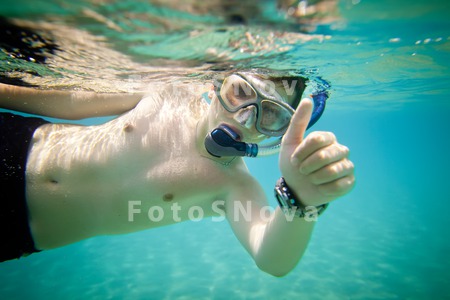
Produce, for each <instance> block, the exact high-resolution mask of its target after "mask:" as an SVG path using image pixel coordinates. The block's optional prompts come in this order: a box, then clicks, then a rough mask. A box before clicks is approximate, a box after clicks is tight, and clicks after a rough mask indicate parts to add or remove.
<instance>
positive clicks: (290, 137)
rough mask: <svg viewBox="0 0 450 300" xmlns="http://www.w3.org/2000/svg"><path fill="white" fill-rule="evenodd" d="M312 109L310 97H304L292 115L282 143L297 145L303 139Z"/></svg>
mask: <svg viewBox="0 0 450 300" xmlns="http://www.w3.org/2000/svg"><path fill="white" fill-rule="evenodd" d="M312 110H313V103H312V101H311V100H310V99H308V98H304V99H302V100H301V101H300V104H299V106H298V108H297V110H296V111H295V113H294V115H293V116H292V119H291V123H290V124H289V128H288V129H287V131H286V133H285V135H284V137H283V143H287V144H292V145H298V144H300V143H301V142H302V141H303V136H304V135H305V131H306V128H308V124H309V120H310V119H311V114H312Z"/></svg>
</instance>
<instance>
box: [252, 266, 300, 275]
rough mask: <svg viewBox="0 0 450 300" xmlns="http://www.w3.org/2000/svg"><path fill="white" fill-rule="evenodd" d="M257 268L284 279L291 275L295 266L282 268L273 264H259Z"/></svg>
mask: <svg viewBox="0 0 450 300" xmlns="http://www.w3.org/2000/svg"><path fill="white" fill-rule="evenodd" d="M256 266H257V267H258V268H259V269H260V270H261V271H263V272H265V273H267V274H270V275H272V276H275V277H284V276H286V275H287V274H289V273H290V272H291V271H292V270H293V269H294V267H295V266H282V265H277V264H276V263H273V262H259V263H258V262H257V263H256Z"/></svg>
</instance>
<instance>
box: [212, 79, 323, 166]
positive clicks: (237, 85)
mask: <svg viewBox="0 0 450 300" xmlns="http://www.w3.org/2000/svg"><path fill="white" fill-rule="evenodd" d="M238 74H239V73H238ZM325 83H326V82H325ZM264 86H266V85H265V82H263V81H261V80H259V79H256V78H254V77H252V76H248V77H245V75H243V74H242V75H241V74H239V75H231V76H230V77H227V78H226V79H225V81H224V82H223V84H222V87H221V88H220V89H219V90H218V91H216V94H217V98H218V99H219V101H220V103H221V104H222V106H223V107H224V108H225V109H226V110H227V111H229V112H237V111H238V110H239V109H241V108H244V107H247V106H250V105H254V106H256V107H257V120H256V125H255V126H256V129H257V130H258V131H259V132H261V133H263V134H266V135H268V136H271V137H276V138H275V139H272V141H269V142H267V143H265V144H261V145H258V144H252V143H245V142H242V141H240V137H239V135H238V134H237V133H236V132H234V131H233V129H231V128H230V127H228V126H227V125H225V124H222V125H220V126H219V127H217V128H215V129H214V130H212V131H211V132H209V133H208V135H207V136H206V137H205V142H204V143H205V148H206V150H207V151H208V152H209V153H210V154H211V155H213V156H216V157H222V156H247V157H259V156H268V155H272V154H276V153H277V152H278V151H279V150H280V146H281V139H282V135H283V134H284V133H285V132H286V130H287V128H288V126H289V122H290V119H291V117H292V115H293V114H294V110H293V109H292V108H291V107H290V106H289V105H288V104H287V103H286V102H284V101H283V99H282V97H281V96H280V94H279V93H277V92H276V91H274V92H272V93H270V94H269V93H268V92H266V91H265V90H264ZM318 87H319V89H315V90H314V91H312V93H311V98H312V100H313V102H314V109H313V112H312V115H311V120H310V121H309V124H308V128H310V127H311V126H312V125H314V124H315V123H316V122H317V120H319V118H320V117H321V116H322V113H323V112H324V110H325V104H326V100H327V98H328V92H327V91H326V90H325V87H327V85H324V84H323V87H322V86H320V85H319V86H318ZM235 89H237V92H236V93H234V91H235ZM240 89H242V91H240ZM263 103H264V104H263Z"/></svg>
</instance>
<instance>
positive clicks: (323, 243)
mask: <svg viewBox="0 0 450 300" xmlns="http://www.w3.org/2000/svg"><path fill="white" fill-rule="evenodd" d="M24 2H25V1H18V2H17V3H18V4H8V5H6V4H5V3H3V2H2V4H1V6H0V8H1V11H4V12H5V13H7V14H9V15H14V16H20V14H22V13H24V11H25V12H27V11H28V12H29V13H33V14H32V16H28V17H29V18H38V17H39V16H41V15H42V14H43V13H44V12H45V11H46V9H47V11H50V12H51V13H52V14H57V15H60V16H62V17H64V18H68V19H70V18H71V12H72V11H73V10H74V9H75V8H74V7H70V6H69V7H66V8H64V9H63V8H59V7H58V5H56V4H55V3H58V2H56V1H55V2H45V3H47V4H46V5H47V6H46V5H44V6H38V5H33V6H29V7H28V6H27V7H24V6H23V5H22V6H21V4H23V3H24ZM33 3H37V2H33ZM48 3H51V4H48ZM268 4H269V3H267V5H268ZM80 5H81V4H80ZM142 5H143V4H142V3H141V2H138V1H135V2H130V1H129V2H122V4H121V5H116V6H114V5H113V6H111V8H110V9H111V10H113V11H116V12H120V13H122V12H124V11H126V10H127V9H129V10H131V9H133V10H143V9H144V8H148V7H147V6H146V5H144V8H142V7H141V6H142ZM268 7H269V6H268ZM340 8H341V13H342V15H343V18H344V20H345V21H342V22H338V24H335V25H333V26H323V27H319V28H318V29H317V31H316V32H315V33H322V34H326V35H330V36H331V38H330V39H325V40H323V41H311V42H306V43H301V44H298V45H293V46H292V47H291V49H289V50H287V51H285V52H282V53H275V54H274V53H272V52H270V51H268V52H267V53H265V54H264V55H263V56H258V55H254V56H252V55H251V54H248V53H247V54H245V53H244V54H245V55H244V54H239V53H236V52H233V51H232V49H225V48H226V47H225V46H223V47H225V48H224V50H228V52H227V53H228V54H229V55H231V58H230V59H231V61H232V62H233V63H235V64H237V65H243V66H262V67H282V68H292V67H294V68H301V69H304V70H307V71H310V72H312V73H317V74H320V75H321V76H323V77H324V78H326V79H327V80H328V81H330V82H331V84H332V87H331V98H330V100H329V103H328V107H327V110H326V112H325V114H324V116H323V117H322V119H321V120H320V121H319V122H318V123H317V125H315V127H314V129H317V130H331V131H333V132H334V133H335V134H336V136H337V137H338V138H339V140H340V141H341V143H343V144H346V145H348V146H349V147H350V149H351V158H352V160H353V161H354V163H355V166H356V175H357V185H356V187H355V189H354V190H353V191H352V192H351V193H350V194H348V195H347V196H345V197H343V198H341V199H339V200H337V201H336V202H335V203H333V205H332V206H330V208H329V210H328V211H327V212H326V214H324V215H323V216H322V217H321V218H320V221H319V222H318V224H317V226H316V229H315V232H314V235H313V238H312V240H311V243H310V246H309V248H308V250H307V252H306V254H305V255H304V257H303V259H302V261H301V262H300V263H299V265H298V266H297V268H296V269H295V270H294V271H293V272H292V273H290V274H289V275H288V276H286V277H284V278H274V277H271V276H270V275H267V274H265V273H263V272H261V271H259V270H258V269H257V268H256V267H255V266H254V263H253V262H252V260H251V259H250V257H249V256H248V255H247V253H246V252H245V250H244V249H243V248H242V247H241V246H240V244H239V243H238V242H237V240H236V239H235V237H234V236H233V234H232V232H231V230H230V228H229V227H228V225H227V224H226V223H224V222H221V223H217V222H212V221H211V220H203V221H201V222H190V223H183V224H180V225H177V226H169V227H166V228H160V229H156V230H149V231H144V232H139V233H135V234H129V235H124V236H115V237H98V238H93V239H90V240H86V241H83V242H80V243H77V244H74V245H71V246H67V247H64V248H60V249H55V250H51V251H45V252H42V253H39V254H34V255H32V256H30V257H28V258H25V259H21V260H17V261H9V262H5V263H2V264H1V265H0V299H275V298H276V299H294V298H296V299H450V271H449V270H450V259H449V258H448V257H447V255H448V253H449V252H450V241H449V238H448V237H449V231H450V230H449V228H450V220H449V211H450V204H449V200H450V190H449V188H448V179H449V175H448V174H449V170H450V159H449V158H448V154H449V153H448V149H450V139H449V135H448V133H447V131H448V130H449V129H450V118H449V116H450V104H449V102H448V99H449V96H450V88H449V84H450V63H449V62H450V19H449V18H448V16H449V15H450V6H449V4H448V3H447V2H445V3H444V2H443V1H404V0H402V1H396V2H395V3H393V2H389V1H386V0H385V1H369V0H367V1H364V0H363V1H360V2H359V1H353V3H352V2H351V1H348V2H347V1H346V2H342V3H341V5H340ZM267 9H268V10H270V9H269V8H267ZM105 11H107V9H104V10H103V11H102V12H103V13H104V12H105ZM5 13H4V14H5ZM159 13H164V14H167V15H168V16H169V17H173V12H171V11H163V12H161V11H159ZM113 15H114V18H115V19H114V20H116V22H117V24H120V20H121V14H113ZM176 17H179V18H182V19H183V20H186V19H188V20H189V22H191V23H190V24H191V25H189V26H193V25H192V23H194V24H195V26H196V28H197V27H198V26H200V25H201V24H208V26H209V27H210V28H215V26H222V25H221V24H219V23H220V22H219V21H218V20H217V19H215V18H213V17H210V18H207V17H204V18H198V17H197V18H194V17H192V18H191V19H190V18H189V16H187V15H185V14H181V16H180V15H178V16H176ZM70 22H75V21H73V20H71V21H70ZM78 22H81V21H78ZM280 22H281V21H280ZM83 26H85V27H86V28H87V29H89V30H91V31H92V32H94V33H95V34H102V35H104V36H107V37H108V38H110V40H115V41H117V44H116V45H117V49H121V50H122V51H123V52H124V53H126V54H127V55H129V56H133V57H134V58H135V59H136V60H138V61H140V62H143V61H145V60H146V58H147V59H149V60H150V59H154V58H158V57H163V58H167V57H165V56H164V55H163V54H164V53H166V54H167V56H174V57H175V58H177V59H179V60H195V61H202V60H206V58H205V51H204V48H207V47H210V46H211V45H214V46H215V47H217V48H219V47H220V45H221V44H220V38H219V37H218V36H215V35H214V34H211V33H210V32H207V33H205V35H204V42H203V43H202V44H200V45H198V46H197V47H198V48H195V49H194V50H192V49H191V50H189V51H186V49H187V48H186V47H188V46H189V45H191V44H194V42H192V41H190V40H186V38H185V37H184V36H183V35H184V34H185V33H186V32H187V29H182V30H179V31H178V32H177V33H176V34H174V33H167V32H164V33H160V32H159V33H158V34H156V33H155V32H156V31H155V32H152V34H151V38H150V35H149V36H146V35H145V31H141V32H139V33H136V34H135V35H131V34H123V33H114V31H111V30H109V29H108V28H106V26H104V25H101V24H100V25H99V24H97V25H95V26H94V25H93V24H91V23H89V22H87V21H85V23H83ZM123 26H125V25H123ZM129 26H131V25H129ZM248 26H249V28H245V29H249V30H256V31H260V32H265V30H266V28H262V27H261V25H260V24H250V25H248ZM274 26H275V25H274ZM149 27H151V26H150V25H149ZM183 30H186V31H183ZM239 30H240V29H238V32H239ZM290 30H291V27H290ZM221 33H222V34H224V33H223V32H221ZM164 34H165V35H169V36H170V37H171V38H170V39H167V40H164V39H162V37H161V36H162V35H164ZM230 34H231V33H230ZM235 34H237V33H235ZM200 36H201V35H200ZM205 41H207V42H209V43H211V45H207V44H206V42H205ZM218 43H219V44H218ZM125 45H128V47H126V46H125ZM145 46H148V47H147V48H146V47H145ZM202 47H203V48H202ZM149 49H151V51H150V50H149ZM164 49H170V51H173V52H170V51H169V50H166V51H164ZM150 52H151V53H150ZM230 53H231V54H230ZM169 58H170V57H169ZM217 63H219V62H217ZM248 164H249V167H250V169H251V170H252V172H253V173H254V174H255V176H257V177H258V179H259V181H260V182H261V183H262V184H263V185H264V186H265V188H266V192H267V193H268V195H272V188H273V185H274V182H275V180H276V179H277V178H278V177H279V175H280V174H279V171H278V169H277V160H276V157H270V158H263V159H257V160H248ZM272 204H273V205H275V202H273V201H272Z"/></svg>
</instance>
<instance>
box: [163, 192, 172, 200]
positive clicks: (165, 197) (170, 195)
mask: <svg viewBox="0 0 450 300" xmlns="http://www.w3.org/2000/svg"><path fill="white" fill-rule="evenodd" d="M173 198H174V197H173V194H171V193H167V194H165V195H164V196H163V200H164V201H165V202H170V201H172V200H173Z"/></svg>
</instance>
